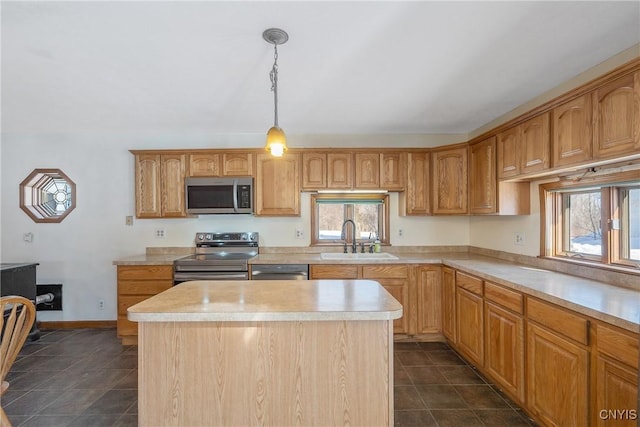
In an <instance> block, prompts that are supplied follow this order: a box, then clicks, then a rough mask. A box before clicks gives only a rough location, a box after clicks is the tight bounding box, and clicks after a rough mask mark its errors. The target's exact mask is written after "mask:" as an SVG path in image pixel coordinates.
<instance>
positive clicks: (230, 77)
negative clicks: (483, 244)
mask: <svg viewBox="0 0 640 427" xmlns="http://www.w3.org/2000/svg"><path fill="white" fill-rule="evenodd" d="M1 8H2V10H1V12H2V129H3V132H81V131H98V132H102V131H118V132H140V131H153V132H158V131H159V132H188V131H191V132H193V131H198V132H207V133H258V132H259V133H264V132H266V130H267V129H268V128H269V127H270V126H271V124H272V123H273V95H272V93H271V91H270V87H271V83H270V81H269V71H270V69H271V66H272V63H273V46H272V45H270V44H268V43H266V42H265V41H264V40H263V39H262V32H263V30H265V29H266V28H270V27H279V28H282V29H284V30H285V31H287V32H288V33H289V41H288V42H287V43H286V44H284V45H282V46H280V47H279V49H278V51H279V59H278V64H279V70H280V72H279V115H280V125H281V126H282V127H283V128H284V129H285V130H286V131H287V133H289V134H292V133H293V134H327V133H334V134H335V133H346V134H398V133H402V134H416V133H417V134H449V133H453V134H467V133H469V132H472V131H473V130H475V129H477V128H479V127H481V126H482V125H484V124H486V123H488V122H490V121H492V120H494V119H496V118H497V117H500V116H501V115H503V114H505V113H506V112H508V111H510V110H512V109H513V108H515V107H517V106H518V105H521V104H523V103H525V102H527V101H528V100H530V99H532V98H534V97H536V96H538V95H540V94H542V93H544V92H545V91H547V90H549V89H551V88H553V87H555V86H557V85H558V84H560V83H562V82H565V81H567V80H569V79H570V78H572V77H574V76H575V75H577V74H579V73H581V72H582V71H585V70H586V69H588V68H590V67H592V66H594V65H596V64H598V63H600V62H602V61H604V60H605V59H607V58H610V57H611V56H613V55H615V54H617V53H619V52H621V51H623V50H625V49H627V48H629V47H632V46H633V45H635V44H637V43H640V1H627V2H612V1H604V2H598V1H586V2H564V1H559V2H551V1H546V2H523V1H510V2H478V1H476V2H417V1H407V2H404V1H393V2H380V1H377V2H363V1H357V2H328V1H320V2H306V1H305V2H302V1H300V2H298V1H286V2H274V1H259V2H248V1H233V2H219V1H200V2H187V1H173V2H154V1H140V2H119V1H113V2H97V1H79V2H56V1H45V2H6V1H3V2H2V4H1Z"/></svg>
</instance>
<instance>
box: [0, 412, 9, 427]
mask: <svg viewBox="0 0 640 427" xmlns="http://www.w3.org/2000/svg"><path fill="white" fill-rule="evenodd" d="M0 427H11V421H9V418H7V414H5V413H4V409H2V408H0Z"/></svg>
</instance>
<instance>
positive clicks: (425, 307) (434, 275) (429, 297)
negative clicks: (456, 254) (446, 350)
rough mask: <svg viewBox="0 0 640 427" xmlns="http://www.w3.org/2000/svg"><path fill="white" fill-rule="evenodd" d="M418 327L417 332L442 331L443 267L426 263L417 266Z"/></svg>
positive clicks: (416, 310) (416, 306)
mask: <svg viewBox="0 0 640 427" xmlns="http://www.w3.org/2000/svg"><path fill="white" fill-rule="evenodd" d="M416 301H417V303H416V304H415V313H416V320H417V324H416V329H415V333H417V334H429V333H440V332H441V331H442V268H441V267H438V266H431V265H424V266H419V267H416Z"/></svg>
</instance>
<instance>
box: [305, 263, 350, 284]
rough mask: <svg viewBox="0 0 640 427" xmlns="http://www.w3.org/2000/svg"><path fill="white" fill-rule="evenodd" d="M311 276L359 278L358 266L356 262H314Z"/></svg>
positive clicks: (316, 277)
mask: <svg viewBox="0 0 640 427" xmlns="http://www.w3.org/2000/svg"><path fill="white" fill-rule="evenodd" d="M309 278H310V279H311V280H316V279H357V278H358V266H357V265H355V264H312V265H310V266H309Z"/></svg>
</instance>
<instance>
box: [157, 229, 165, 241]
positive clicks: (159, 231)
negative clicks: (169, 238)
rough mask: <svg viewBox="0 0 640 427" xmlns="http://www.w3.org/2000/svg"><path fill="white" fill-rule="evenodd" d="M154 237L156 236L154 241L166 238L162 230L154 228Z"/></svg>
mask: <svg viewBox="0 0 640 427" xmlns="http://www.w3.org/2000/svg"><path fill="white" fill-rule="evenodd" d="M155 236H156V239H164V238H165V236H166V232H165V230H164V228H156V230H155Z"/></svg>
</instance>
